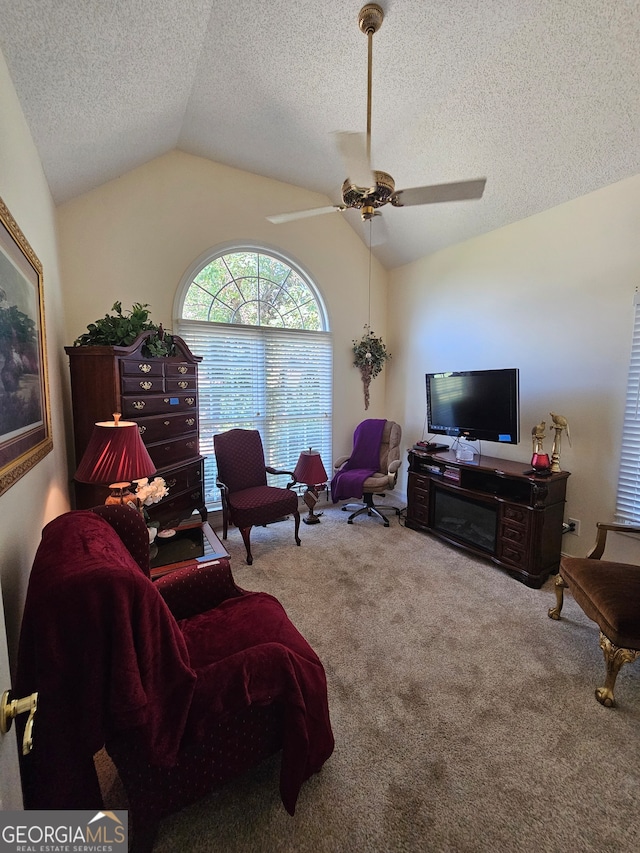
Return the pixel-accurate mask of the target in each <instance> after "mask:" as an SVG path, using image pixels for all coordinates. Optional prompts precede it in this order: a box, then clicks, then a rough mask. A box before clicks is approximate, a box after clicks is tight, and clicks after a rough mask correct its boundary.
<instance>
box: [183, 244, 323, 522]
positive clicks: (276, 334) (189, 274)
mask: <svg viewBox="0 0 640 853" xmlns="http://www.w3.org/2000/svg"><path fill="white" fill-rule="evenodd" d="M243 252H249V253H257V254H260V255H266V256H268V257H271V258H274V259H275V260H277V261H278V262H280V263H282V264H284V265H286V266H287V267H289V268H290V269H291V270H293V271H294V272H295V273H296V274H297V276H298V277H299V278H300V279H301V280H302V282H303V283H304V284H305V286H306V287H308V289H309V291H310V293H311V295H312V296H313V298H314V300H315V302H316V305H317V309H318V313H319V319H320V323H321V326H322V328H321V329H320V330H310V329H299V328H291V327H286V326H270V325H261V326H256V325H252V324H237V323H220V322H215V321H209V320H193V319H189V318H185V317H183V312H184V305H185V301H186V297H187V293H188V291H189V288H190V287H191V285H192V284H193V282H194V279H195V278H196V277H197V276H198V274H199V273H200V271H201V270H202V269H204V268H205V267H206V266H207V265H209V264H211V263H214V262H215V261H216V260H218V259H219V258H221V257H223V256H225V255H230V254H234V253H243ZM189 324H191V329H190V332H189V333H187V334H183V331H185V330H186V329H187V327H188V326H189ZM207 327H211V328H212V329H213V328H215V329H216V336H220V335H221V334H222V335H223V334H225V332H226V331H227V330H228V331H229V332H230V333H231V334H232V333H233V331H232V330H233V329H234V328H235V329H237V330H239V331H240V332H242V331H243V330H244V331H246V332H247V333H248V337H249V338H250V339H253V340H254V344H255V339H256V338H260V337H264V336H266V337H269V336H272V337H273V338H276V339H278V338H279V339H281V338H282V337H283V336H285V337H286V335H287V334H288V333H290V334H291V336H292V338H297V339H298V343H299V341H300V339H301V338H302V339H304V336H305V335H309V337H310V345H312V346H313V343H312V341H311V339H312V338H313V337H314V336H315V337H316V347H317V346H318V345H319V346H321V348H323V347H324V348H325V351H324V355H321V356H320V365H322V363H324V368H323V369H324V370H326V379H327V383H326V385H325V386H324V387H323V388H322V395H323V396H322V403H323V404H324V405H321V406H320V408H324V406H327V411H326V412H325V413H324V414H323V415H321V414H320V411H318V412H316V413H314V415H313V418H314V420H313V423H315V425H316V426H315V430H316V434H318V431H319V433H320V434H321V440H320V443H321V444H322V446H321V447H317V446H316V445H315V444H314V449H317V450H319V451H320V452H321V454H322V457H323V460H325V467H326V466H327V463H328V462H330V459H331V458H332V446H331V445H332V408H333V337H332V334H331V330H330V327H329V319H328V314H327V310H326V306H325V303H324V300H323V299H322V295H321V293H320V291H319V288H318V286H317V284H316V283H315V281H314V280H313V278H312V277H311V275H310V274H309V273H308V272H307V271H306V270H305V269H304V268H303V267H302V266H301V265H300V264H299V263H298V262H297V261H295V260H294V259H292V258H290V257H289V256H287V255H285V254H283V253H282V252H280V251H278V250H276V249H273V248H272V247H270V246H266V245H263V244H255V243H248V242H242V243H239V242H233V243H225V244H220V245H218V246H215V247H213V248H211V249H208V250H207V251H206V252H203V253H202V254H201V255H200V256H199V257H198V258H196V259H195V260H194V261H193V263H191V264H190V265H189V267H188V269H187V270H186V271H185V273H184V275H183V276H182V279H181V281H180V285H179V287H178V289H177V292H176V297H175V300H174V329H175V330H176V334H178V335H180V336H182V337H185V338H186V341H187V343H188V344H189V346H191V343H190V336H193V335H195V336H196V337H197V335H198V334H199V333H200V332H199V328H202V329H203V331H204V330H205V329H206V328H207ZM205 336H206V333H205ZM213 337H214V336H213V335H212V338H213ZM323 339H326V343H325V342H324V341H323ZM326 344H328V357H327V353H326ZM277 346H278V344H277V343H276V349H277ZM192 349H193V351H194V353H195V354H199V353H198V349H197V347H196V348H192ZM280 350H282V344H281V343H280ZM221 361H222V362H224V356H222V355H221ZM280 364H282V360H281V361H280ZM298 371H299V365H298ZM200 374H201V375H202V376H203V378H204V371H203V370H202V364H201V366H200ZM207 384H208V382H207ZM199 387H200V390H199V403H198V408H199V415H200V421H201V432H200V445H201V453H202V455H203V456H205V502H206V505H207V507H208V508H209V509H210V510H215V509H218V508H219V507H220V505H221V504H220V498H219V492H218V490H217V488H216V486H215V477H216V474H217V466H216V465H215V455H214V453H213V434H214V432H216V431H220V430H219V429H218V430H216V429H215V427H210V429H209V432H211V434H210V436H209V437H208V438H207V437H206V435H205V436H203V432H202V425H204V424H206V423H209V424H211V421H212V420H214V421H215V418H212V417H211V414H210V413H211V402H210V401H209V400H207V401H204V402H202V401H203V396H202V394H203V391H202V389H203V387H204V383H202V384H201V383H200V381H199ZM254 387H255V386H254ZM265 391H266V393H265ZM262 393H264V399H265V400H266V399H268V397H269V393H268V390H267V382H266V381H264V382H263V384H262ZM205 410H206V412H205ZM203 413H205V414H206V416H205V415H203ZM220 414H222V412H220ZM220 420H221V421H222V420H226V419H225V418H222V417H221V418H220ZM252 420H254V421H255V423H251V424H250V425H248V424H247V419H246V417H242V416H239V417H238V419H237V421H238V423H237V424H234V425H236V426H242V427H244V428H247V427H249V428H255V429H258V430H259V432H260V434H261V436H262V440H263V444H264V446H265V457H266V460H267V465H270V464H275V465H277V467H278V468H280V469H282V468H286V469H287V470H291V471H292V470H293V468H294V467H295V464H296V462H297V455H296V458H295V459H276V458H275V457H274V448H273V447H271V446H270V442H269V432H270V430H269V424H268V423H267V422H266V420H265V418H264V417H263V416H261V415H260V414H256V417H255V418H254V419H252ZM284 420H285V422H286V416H285V419H284ZM294 420H295V418H294ZM320 421H322V422H323V423H322V425H320V423H319V422H320ZM275 422H276V423H277V419H276V421H275ZM226 428H232V427H226ZM205 429H206V427H205ZM309 429H310V431H311V432H313V431H314V430H313V427H312V426H310V428H309ZM283 443H284V444H285V445H288V444H290V443H291V441H290V437H289V434H287V435H286V436H285V438H284V442H283ZM307 448H308V444H305V446H300V447H299V448H297V450H296V453H297V454H298V455H299V453H300V452H301V451H302V450H306V449H307ZM283 480H284V478H283V477H282V476H280V477H275V478H274V477H273V476H272V475H268V482H270V484H272V485H279V486H282V485H284V482H283Z"/></svg>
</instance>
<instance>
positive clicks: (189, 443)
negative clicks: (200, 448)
mask: <svg viewBox="0 0 640 853" xmlns="http://www.w3.org/2000/svg"><path fill="white" fill-rule="evenodd" d="M185 446H186V447H188V448H192V447H195V446H196V443H195V441H187V442H186V445H185Z"/></svg>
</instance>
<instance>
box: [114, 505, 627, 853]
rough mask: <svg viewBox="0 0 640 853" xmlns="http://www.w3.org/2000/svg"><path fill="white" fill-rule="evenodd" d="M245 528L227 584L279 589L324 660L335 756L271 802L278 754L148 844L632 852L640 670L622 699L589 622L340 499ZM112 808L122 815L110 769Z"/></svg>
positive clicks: (621, 686) (355, 851)
mask: <svg viewBox="0 0 640 853" xmlns="http://www.w3.org/2000/svg"><path fill="white" fill-rule="evenodd" d="M301 537H302V546H301V547H300V548H297V547H296V546H295V544H294V541H293V524H292V522H281V523H278V524H275V525H271V526H269V527H268V528H258V529H254V531H253V532H252V543H253V555H254V564H253V566H247V565H246V563H245V561H244V548H243V546H242V542H241V538H240V535H239V533H238V531H237V530H235V529H233V530H231V531H230V532H229V539H228V541H227V547H228V549H229V551H230V553H231V565H232V569H233V572H234V576H235V578H236V582H237V583H238V584H239V585H240V586H242V587H244V588H245V589H253V590H264V591H267V592H270V593H272V594H274V595H276V596H277V597H278V598H279V599H280V600H281V601H282V603H283V604H284V606H285V608H286V609H287V612H288V613H289V616H290V617H291V619H292V620H293V622H294V623H295V624H296V625H297V627H298V628H299V629H300V630H301V632H302V633H303V634H304V635H305V636H306V638H307V639H308V640H309V642H310V643H311V645H312V646H313V647H314V648H315V649H316V651H317V652H318V654H319V656H320V658H321V660H322V661H323V663H324V665H325V669H326V671H327V678H328V682H329V699H330V707H331V715H332V724H333V729H334V734H335V738H336V750H335V753H334V754H333V756H332V757H331V758H330V759H329V761H328V762H327V764H326V765H325V767H324V769H323V771H322V772H321V773H320V774H318V775H317V776H315V777H313V778H312V779H311V780H309V781H308V782H307V783H306V784H305V786H304V788H303V790H302V793H301V796H300V799H299V802H298V807H297V811H296V815H295V817H293V818H292V817H290V816H289V815H288V814H287V813H286V812H285V810H284V808H283V806H282V804H281V802H280V800H279V796H278V773H279V757H277V756H276V757H275V758H273V759H272V760H270V761H268V762H266V763H265V764H264V765H262V766H261V767H260V768H258V769H257V770H255V771H253V772H251V773H250V774H247V775H246V776H245V777H243V778H242V779H240V780H237V781H236V782H234V783H232V784H230V785H228V786H227V787H226V788H224V789H223V790H222V791H219V792H217V793H214V794H212V795H210V796H209V797H207V798H206V799H204V800H202V801H200V802H199V803H197V804H195V805H193V806H191V807H190V808H188V809H186V810H185V811H183V812H181V813H180V814H178V815H174V816H172V817H169V818H167V819H166V820H165V821H164V822H163V824H162V827H161V831H160V834H159V837H158V841H157V844H156V847H155V850H156V851H157V853H177V851H193V853H198V851H215V853H218V852H219V853H240V852H241V851H242V853H249V851H250V853H274V851H299V853H302V851H305V853H306V851H308V853H329V851H331V853H334V851H335V853H369V852H371V853H402V851H411V853H413V851H425V850H426V851H438V852H439V851H451V853H454V851H455V853H480V851H482V852H483V853H484V851H494V853H498V852H501V851H505V853H512V851H518V853H520V851H523V853H561V851H562V853H565V851H571V852H572V853H574V851H580V853H582V851H584V853H589V851H594V853H595V851H598V853H607V851H611V853H614V851H615V853H636V851H637V850H638V849H639V844H640V842H639V839H640V813H639V809H638V805H639V801H640V785H639V782H640V726H639V723H640V666H638V665H637V664H636V665H630V666H626V667H623V669H622V671H621V674H620V676H619V677H618V683H617V688H616V699H617V701H618V707H617V708H614V709H605V708H603V707H602V706H601V705H599V704H598V703H597V702H596V700H595V697H594V688H595V687H596V685H598V684H601V683H602V680H603V674H604V663H603V659H602V652H601V651H600V648H599V646H598V633H597V628H596V626H595V625H594V624H593V623H591V622H590V621H589V620H588V619H586V617H585V616H584V615H583V614H582V611H580V609H579V608H578V607H577V606H576V605H575V603H574V602H573V600H572V599H571V597H570V596H567V597H566V603H565V607H564V611H563V619H562V621H561V622H553V621H552V620H550V619H549V618H548V617H547V609H548V607H549V606H551V605H552V604H553V603H554V602H555V596H554V594H553V589H552V586H553V581H552V580H550V581H548V582H547V583H546V584H545V586H544V587H543V588H542V589H541V590H532V589H529V588H528V587H526V586H524V585H523V584H521V583H519V582H518V581H516V580H514V579H513V578H511V577H509V576H508V575H507V574H505V573H504V572H503V571H501V570H500V569H498V568H497V567H495V566H493V565H492V564H491V563H489V562H485V561H482V560H476V559H474V558H471V557H469V556H468V555H466V554H464V553H463V552H460V551H458V550H457V549H454V548H451V547H450V546H448V545H445V544H444V543H441V542H439V541H438V540H436V539H434V538H432V537H430V536H427V535H424V534H421V533H418V532H416V531H412V530H409V529H407V528H404V527H403V526H402V525H401V524H400V523H399V521H398V519H397V518H396V517H394V516H392V517H391V526H390V527H389V528H388V529H385V528H384V527H383V526H382V524H381V523H380V522H378V521H376V520H374V519H369V518H364V517H360V518H359V519H357V520H356V521H355V523H354V524H353V525H348V524H347V523H346V514H345V513H343V512H341V511H340V510H339V509H338V508H334V507H330V508H329V509H327V510H325V514H324V515H323V516H322V522H321V524H318V525H315V526H306V525H301ZM100 768H101V770H100V772H101V778H102V782H103V787H104V790H105V797H106V800H105V805H106V806H107V807H109V808H116V807H123V805H124V804H123V800H122V792H121V789H120V786H119V784H118V781H117V779H114V777H113V773H112V771H111V769H110V767H109V764H108V762H106V761H104V759H103V760H101V762H100Z"/></svg>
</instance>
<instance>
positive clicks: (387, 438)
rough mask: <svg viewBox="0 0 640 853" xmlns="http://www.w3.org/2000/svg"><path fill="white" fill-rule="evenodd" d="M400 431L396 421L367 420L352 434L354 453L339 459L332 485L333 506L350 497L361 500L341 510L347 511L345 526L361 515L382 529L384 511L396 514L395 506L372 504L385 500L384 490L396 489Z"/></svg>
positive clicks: (386, 524) (384, 522)
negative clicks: (372, 518)
mask: <svg viewBox="0 0 640 853" xmlns="http://www.w3.org/2000/svg"><path fill="white" fill-rule="evenodd" d="M401 439H402V429H401V427H400V424H397V423H395V421H382V420H372V419H370V420H366V421H363V422H362V423H360V424H359V425H358V426H357V427H356V429H355V432H354V434H353V450H352V452H351V454H350V455H348V456H340V457H339V458H338V459H336V460H335V462H334V469H335V470H336V472H337V473H336V475H334V478H333V480H332V482H331V494H332V500H333V502H334V503H337V502H338V501H339V500H343V499H347V498H350V497H355V498H361V499H362V500H361V503H359V504H346V505H345V506H343V507H342V509H343V510H344V511H345V512H350V513H351V514H350V515H349V518H348V519H347V523H348V524H353V520H354V518H356V517H357V516H359V515H362V514H363V513H366V514H367V515H368V516H375V517H377V518H379V519H382V522H383V524H384V526H385V527H388V526H389V519H388V518H387V517H386V516H385V515H384V514H383V513H384V512H385V511H391V512H396V513H397V512H398V510H397V509H396V508H395V507H391V506H385V505H383V504H375V503H374V496H375V495H380V496H382V497H384V493H385V491H387V490H391V489H393V488H394V487H395V484H396V482H397V480H398V471H399V469H400V465H401V462H400V441H401Z"/></svg>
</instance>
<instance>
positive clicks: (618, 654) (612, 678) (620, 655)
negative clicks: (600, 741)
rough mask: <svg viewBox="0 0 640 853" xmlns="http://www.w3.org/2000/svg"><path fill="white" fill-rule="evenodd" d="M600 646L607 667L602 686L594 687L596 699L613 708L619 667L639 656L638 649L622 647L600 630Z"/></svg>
mask: <svg viewBox="0 0 640 853" xmlns="http://www.w3.org/2000/svg"><path fill="white" fill-rule="evenodd" d="M600 648H601V649H602V652H603V654H604V662H605V665H606V667H607V676H606V679H605V684H604V687H596V699H597V700H598V702H599V703H600V704H601V705H604V706H605V707H606V708H613V706H614V705H615V704H616V701H615V698H614V696H613V688H614V686H615V683H616V678H617V677H618V673H619V672H620V669H621V668H622V666H623V665H624V664H625V663H633V661H635V660H637V659H638V658H639V657H640V651H636V649H623V648H621V647H620V646H616V645H614V644H613V643H612V642H611V640H610V639H609V638H608V637H607V636H606V635H605V634H603V633H602V631H600Z"/></svg>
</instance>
